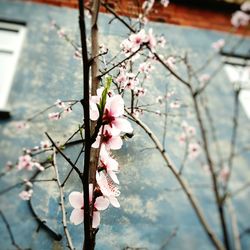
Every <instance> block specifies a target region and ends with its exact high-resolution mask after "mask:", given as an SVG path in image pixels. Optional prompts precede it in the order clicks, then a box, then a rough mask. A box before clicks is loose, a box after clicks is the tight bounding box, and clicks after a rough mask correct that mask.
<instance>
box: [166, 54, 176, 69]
mask: <svg viewBox="0 0 250 250" xmlns="http://www.w3.org/2000/svg"><path fill="white" fill-rule="evenodd" d="M165 63H166V65H167V66H168V67H169V68H170V69H172V70H175V69H176V66H175V58H174V57H172V56H170V57H168V58H167V60H166V61H165Z"/></svg>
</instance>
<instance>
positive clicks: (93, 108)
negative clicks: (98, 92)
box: [89, 101, 99, 121]
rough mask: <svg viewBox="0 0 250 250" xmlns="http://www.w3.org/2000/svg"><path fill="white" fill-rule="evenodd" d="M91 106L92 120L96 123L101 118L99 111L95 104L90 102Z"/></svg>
mask: <svg viewBox="0 0 250 250" xmlns="http://www.w3.org/2000/svg"><path fill="white" fill-rule="evenodd" d="M89 104H90V110H89V112H90V113H89V114H90V120H92V121H96V120H97V119H98V117H99V110H98V108H97V106H96V104H95V103H94V102H91V101H90V103H89Z"/></svg>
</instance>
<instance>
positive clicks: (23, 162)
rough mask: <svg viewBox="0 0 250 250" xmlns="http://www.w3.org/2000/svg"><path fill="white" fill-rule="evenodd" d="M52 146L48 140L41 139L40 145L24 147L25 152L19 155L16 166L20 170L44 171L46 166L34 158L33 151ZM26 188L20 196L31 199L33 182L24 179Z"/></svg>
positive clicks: (23, 198)
mask: <svg viewBox="0 0 250 250" xmlns="http://www.w3.org/2000/svg"><path fill="white" fill-rule="evenodd" d="M49 148H50V144H49V142H48V141H41V143H40V146H35V147H33V148H31V149H23V152H24V154H23V155H21V156H19V158H18V162H17V164H16V167H17V169H18V170H27V171H32V170H33V169H34V168H35V169H37V170H39V171H44V167H43V166H42V165H41V164H40V163H39V162H38V161H37V160H35V159H34V158H32V153H36V152H38V151H40V150H47V149H49ZM24 184H25V190H23V191H22V192H20V193H19V197H20V198H21V199H22V200H29V199H30V198H31V196H32V194H33V190H32V186H33V185H32V183H31V182H30V181H28V180H26V179H25V180H24Z"/></svg>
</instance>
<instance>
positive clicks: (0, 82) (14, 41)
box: [0, 20, 27, 113]
mask: <svg viewBox="0 0 250 250" xmlns="http://www.w3.org/2000/svg"><path fill="white" fill-rule="evenodd" d="M26 30H27V29H26V26H25V24H21V23H15V22H12V21H6V20H0V51H1V52H0V57H1V55H2V62H1V63H2V64H5V61H6V64H7V65H6V64H5V66H6V67H4V70H2V72H1V69H0V112H2V113H3V112H6V109H7V102H8V97H9V94H10V90H11V85H12V82H13V78H14V74H15V70H16V66H17V62H18V59H19V56H20V52H21V49H22V45H23V42H24V38H25V34H26ZM8 32H9V33H8ZM8 41H9V42H8ZM6 54H9V56H10V57H7V60H6V59H4V55H6ZM0 60H1V58H0Z"/></svg>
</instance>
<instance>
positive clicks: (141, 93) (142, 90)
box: [131, 87, 147, 132]
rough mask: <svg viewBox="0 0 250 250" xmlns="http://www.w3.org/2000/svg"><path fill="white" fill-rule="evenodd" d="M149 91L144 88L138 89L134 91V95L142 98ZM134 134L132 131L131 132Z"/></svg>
mask: <svg viewBox="0 0 250 250" xmlns="http://www.w3.org/2000/svg"><path fill="white" fill-rule="evenodd" d="M146 92H147V90H146V89H144V88H141V87H136V88H135V89H134V93H135V95H136V96H137V97H140V96H145V94H146ZM131 132H132V131H131Z"/></svg>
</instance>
